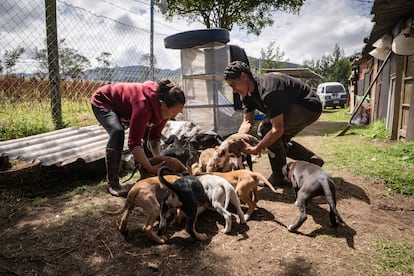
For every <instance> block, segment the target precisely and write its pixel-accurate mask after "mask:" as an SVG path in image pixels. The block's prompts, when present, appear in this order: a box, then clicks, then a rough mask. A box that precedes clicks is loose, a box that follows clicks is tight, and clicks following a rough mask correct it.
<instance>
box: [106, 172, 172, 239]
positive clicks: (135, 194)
mask: <svg viewBox="0 0 414 276" xmlns="http://www.w3.org/2000/svg"><path fill="white" fill-rule="evenodd" d="M164 177H165V179H167V180H168V181H170V182H173V181H175V180H177V179H178V178H180V177H179V176H177V175H166V176H164ZM167 190H168V188H167V187H166V186H165V185H163V184H161V183H160V181H159V178H158V176H155V177H150V178H146V179H142V180H139V181H138V182H137V183H135V184H134V186H132V188H131V189H130V190H129V192H128V195H127V199H126V201H125V205H124V207H123V208H122V209H120V210H118V211H105V213H106V214H108V215H120V214H122V213H123V216H122V219H121V223H120V224H119V231H121V232H125V231H126V230H127V222H128V216H129V214H130V212H131V211H132V210H133V209H134V208H135V207H136V206H138V207H141V208H142V209H143V210H144V211H145V213H146V214H147V220H146V222H145V225H144V226H143V228H142V230H143V231H144V232H145V234H146V235H147V236H148V237H149V238H150V239H151V240H153V241H155V242H157V243H158V244H164V243H165V242H166V240H167V239H166V238H165V237H162V236H158V235H157V234H156V232H155V231H154V229H153V226H154V223H155V221H156V220H157V219H158V218H159V216H160V204H161V202H162V200H163V197H164V195H165V193H166V192H167Z"/></svg>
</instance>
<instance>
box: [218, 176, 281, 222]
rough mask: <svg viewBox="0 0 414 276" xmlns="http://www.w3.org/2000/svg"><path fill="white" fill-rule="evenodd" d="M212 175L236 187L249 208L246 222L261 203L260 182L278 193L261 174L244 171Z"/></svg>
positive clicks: (239, 195)
mask: <svg viewBox="0 0 414 276" xmlns="http://www.w3.org/2000/svg"><path fill="white" fill-rule="evenodd" d="M210 174H213V175H217V176H220V177H222V178H224V179H226V180H227V181H228V182H230V184H231V185H232V186H233V187H234V189H235V190H236V194H237V196H238V197H239V198H240V200H241V201H243V202H244V203H246V204H247V206H248V210H247V212H246V214H245V215H244V217H245V219H246V220H248V219H249V218H250V216H251V215H252V213H253V211H254V209H255V208H256V205H257V202H258V201H259V197H258V195H257V186H258V184H259V181H260V180H261V181H263V183H265V184H266V185H267V186H268V187H269V188H270V189H271V190H272V191H273V192H275V193H276V190H275V189H274V188H273V186H272V184H271V183H270V182H269V181H268V180H267V179H266V177H264V176H263V175H262V174H261V173H259V172H253V171H250V170H247V169H242V170H235V171H230V172H211V173H210ZM252 197H253V199H252Z"/></svg>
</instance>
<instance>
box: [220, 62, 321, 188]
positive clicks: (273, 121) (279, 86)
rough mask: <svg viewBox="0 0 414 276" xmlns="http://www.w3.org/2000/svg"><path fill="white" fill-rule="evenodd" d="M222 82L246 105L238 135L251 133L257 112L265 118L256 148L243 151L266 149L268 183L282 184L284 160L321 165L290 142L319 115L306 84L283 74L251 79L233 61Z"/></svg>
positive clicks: (318, 106) (246, 68)
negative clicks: (269, 172) (268, 165)
mask: <svg viewBox="0 0 414 276" xmlns="http://www.w3.org/2000/svg"><path fill="white" fill-rule="evenodd" d="M224 79H225V80H226V82H227V84H228V85H230V87H231V88H232V89H233V91H234V92H236V93H238V94H239V95H240V96H242V100H243V103H244V106H245V114H244V118H243V122H242V124H241V125H240V128H239V133H249V132H250V131H251V129H252V127H253V123H254V112H255V110H256V109H257V110H259V111H261V112H263V113H264V114H265V115H266V117H265V119H264V120H263V121H262V122H261V124H260V126H259V128H258V132H259V135H261V136H262V140H261V141H260V142H259V143H258V144H257V145H256V146H250V145H247V144H246V146H245V148H244V150H243V151H244V152H245V153H248V154H257V153H259V152H260V151H262V150H264V149H265V148H267V150H268V155H269V161H270V164H271V167H272V175H271V176H270V177H269V181H270V182H271V183H272V184H273V185H278V184H279V185H280V184H281V183H282V182H283V179H284V177H283V174H282V167H283V165H285V164H286V157H289V158H292V159H295V160H305V161H308V162H312V163H315V164H317V165H319V166H322V165H323V160H322V159H321V158H319V157H318V156H317V155H315V154H314V153H313V152H312V151H310V150H308V149H306V148H305V147H304V146H302V145H300V144H299V143H297V142H294V141H291V139H292V137H294V136H295V135H296V134H297V133H299V132H300V131H301V130H302V129H304V128H305V127H307V126H308V125H310V124H312V123H313V122H315V121H316V120H317V119H318V118H319V116H320V115H321V112H322V104H321V102H320V101H319V98H318V96H317V95H316V93H314V92H313V91H312V90H311V89H310V87H309V86H308V85H306V84H305V83H303V82H302V81H300V80H298V79H295V78H292V77H290V76H288V75H285V74H278V73H267V74H260V75H255V76H253V74H252V72H251V71H250V68H249V66H248V65H247V64H245V63H243V62H241V61H234V62H232V63H230V65H229V66H227V67H226V69H225V70H224Z"/></svg>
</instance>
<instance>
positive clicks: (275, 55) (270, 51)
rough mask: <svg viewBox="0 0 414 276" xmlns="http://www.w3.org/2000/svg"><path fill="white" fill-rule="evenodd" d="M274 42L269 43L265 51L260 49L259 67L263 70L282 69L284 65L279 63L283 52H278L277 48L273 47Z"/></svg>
mask: <svg viewBox="0 0 414 276" xmlns="http://www.w3.org/2000/svg"><path fill="white" fill-rule="evenodd" d="M275 44H276V42H275V41H271V42H270V43H269V45H268V46H267V48H266V49H263V48H262V49H260V62H261V65H260V67H261V68H263V69H270V68H283V67H284V63H283V62H281V60H282V59H283V56H284V55H285V53H284V52H282V51H280V48H279V46H275Z"/></svg>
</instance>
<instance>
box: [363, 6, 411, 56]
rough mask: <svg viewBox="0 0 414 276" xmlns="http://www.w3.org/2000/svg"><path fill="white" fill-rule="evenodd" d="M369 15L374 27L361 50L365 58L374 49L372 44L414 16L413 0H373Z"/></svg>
mask: <svg viewBox="0 0 414 276" xmlns="http://www.w3.org/2000/svg"><path fill="white" fill-rule="evenodd" d="M371 14H372V15H373V18H372V21H373V22H374V26H373V28H372V30H371V33H370V35H369V37H368V38H366V39H365V40H364V42H365V43H366V45H365V47H364V48H363V50H362V55H363V56H367V55H368V54H369V52H370V51H372V50H373V49H374V46H373V44H374V43H375V42H376V41H377V40H378V39H380V38H381V37H382V36H383V35H385V34H391V33H392V31H393V29H394V27H395V26H396V25H397V24H398V23H399V22H400V21H404V20H406V19H408V18H409V17H411V16H413V15H414V1H413V0H392V1H390V0H375V1H374V4H373V6H372V10H371Z"/></svg>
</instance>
